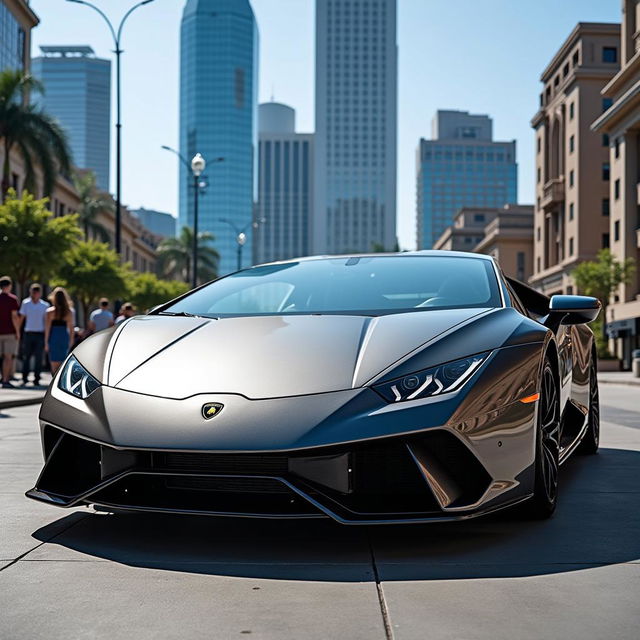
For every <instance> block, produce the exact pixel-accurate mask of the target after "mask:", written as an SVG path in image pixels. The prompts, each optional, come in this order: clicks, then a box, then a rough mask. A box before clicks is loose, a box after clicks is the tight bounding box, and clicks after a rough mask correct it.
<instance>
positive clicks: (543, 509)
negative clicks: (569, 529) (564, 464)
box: [524, 358, 560, 519]
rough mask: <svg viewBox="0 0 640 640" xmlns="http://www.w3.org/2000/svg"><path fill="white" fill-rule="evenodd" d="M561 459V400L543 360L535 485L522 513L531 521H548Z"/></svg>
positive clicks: (552, 508)
mask: <svg viewBox="0 0 640 640" xmlns="http://www.w3.org/2000/svg"><path fill="white" fill-rule="evenodd" d="M559 458H560V398H559V394H558V383H557V380H556V376H554V374H553V368H552V366H551V363H550V362H549V360H548V359H547V358H545V362H544V368H543V370H542V380H541V384H540V398H539V400H538V417H537V433H536V459H535V484H534V492H533V497H532V498H531V499H530V500H528V501H527V502H526V503H525V505H524V509H525V512H526V515H527V516H529V517H531V518H536V519H544V518H549V517H550V516H551V515H552V514H553V512H554V511H555V508H556V503H557V500H558V467H559Z"/></svg>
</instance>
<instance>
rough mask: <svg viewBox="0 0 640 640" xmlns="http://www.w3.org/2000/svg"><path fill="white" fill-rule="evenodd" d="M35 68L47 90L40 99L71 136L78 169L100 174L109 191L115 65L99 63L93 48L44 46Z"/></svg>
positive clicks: (98, 181)
mask: <svg viewBox="0 0 640 640" xmlns="http://www.w3.org/2000/svg"><path fill="white" fill-rule="evenodd" d="M40 51H41V52H42V56H40V57H39V58H34V59H33V60H32V62H31V70H32V73H33V75H34V76H35V77H36V78H38V79H39V80H40V81H41V82H42V84H43V85H44V89H45V92H44V95H41V96H40V95H37V96H35V99H36V100H38V101H39V103H40V104H42V106H43V107H44V108H45V110H46V111H47V112H48V113H49V114H51V115H52V116H54V117H55V118H56V119H57V120H58V121H59V122H60V124H61V125H62V127H63V128H64V130H65V131H66V132H67V134H68V136H69V143H70V146H71V151H72V153H73V162H74V164H75V166H77V167H80V168H81V169H90V170H91V171H93V172H94V173H95V174H96V179H97V184H98V187H99V188H100V189H102V190H104V191H108V190H109V161H110V153H109V152H110V140H111V62H110V61H109V60H103V59H101V58H96V57H95V54H94V52H93V49H92V48H91V47H88V46H42V47H40Z"/></svg>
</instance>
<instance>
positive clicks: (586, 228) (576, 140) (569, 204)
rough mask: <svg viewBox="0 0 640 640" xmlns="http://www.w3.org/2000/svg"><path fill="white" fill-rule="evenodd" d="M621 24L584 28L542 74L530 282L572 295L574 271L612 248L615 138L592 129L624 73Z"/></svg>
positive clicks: (574, 33)
mask: <svg viewBox="0 0 640 640" xmlns="http://www.w3.org/2000/svg"><path fill="white" fill-rule="evenodd" d="M619 59H620V26H619V25H617V24H604V23H584V22H581V23H578V25H577V26H576V27H575V29H574V30H573V31H572V32H571V34H570V35H569V37H568V38H567V39H566V40H565V42H564V43H563V44H562V46H561V47H560V49H559V50H558V52H557V53H556V55H555V56H554V57H553V59H552V60H551V62H550V63H549V65H548V66H547V68H546V69H545V70H544V71H543V72H542V76H541V78H540V79H541V81H542V83H543V90H542V93H541V94H540V108H539V110H538V112H537V113H536V115H535V116H534V117H533V119H532V121H531V124H532V126H533V128H534V129H535V151H536V206H535V215H534V227H535V229H534V253H533V275H532V277H531V279H530V282H531V284H532V285H533V286H534V287H536V288H538V289H540V290H542V291H543V292H544V293H546V294H554V293H571V292H573V291H574V285H573V281H572V278H571V275H570V274H571V271H572V270H573V269H574V268H575V266H576V265H577V264H578V263H579V262H581V261H583V260H591V259H593V258H595V256H596V254H597V252H598V251H599V250H600V249H601V248H603V247H607V246H609V243H610V236H609V211H610V202H609V174H610V164H609V162H610V161H609V138H608V136H607V135H603V134H601V133H596V132H594V131H592V130H591V124H592V122H593V121H594V120H595V119H596V118H598V116H600V114H602V112H603V111H605V110H607V109H608V107H609V99H608V98H606V97H603V96H602V95H601V93H600V92H601V91H602V89H603V87H604V86H605V85H606V84H608V83H609V81H610V80H611V78H613V76H614V75H615V74H616V73H617V72H618V70H619V68H620V64H619Z"/></svg>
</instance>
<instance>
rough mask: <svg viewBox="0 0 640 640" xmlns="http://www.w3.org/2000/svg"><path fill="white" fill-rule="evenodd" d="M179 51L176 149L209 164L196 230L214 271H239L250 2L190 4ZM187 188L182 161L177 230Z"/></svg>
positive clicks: (249, 154)
mask: <svg viewBox="0 0 640 640" xmlns="http://www.w3.org/2000/svg"><path fill="white" fill-rule="evenodd" d="M180 46H181V49H180V151H181V153H182V155H183V156H184V157H185V158H186V159H187V160H191V158H192V157H193V156H194V155H195V154H196V153H201V154H202V155H203V156H204V158H205V160H206V161H207V167H206V169H205V177H204V180H205V182H207V183H208V185H209V186H208V189H207V190H206V193H205V194H203V195H202V196H201V197H200V201H199V202H200V205H199V214H198V226H199V229H200V231H209V232H211V233H213V235H214V236H215V241H214V246H215V248H216V249H217V250H218V252H219V253H220V263H219V265H218V271H219V273H220V274H225V273H229V272H231V271H235V270H236V248H237V244H236V240H237V237H238V235H239V233H240V232H244V233H245V234H246V236H247V241H246V245H245V247H244V249H245V251H244V253H243V255H244V256H251V255H252V244H253V236H252V224H251V223H252V220H253V202H254V199H255V195H256V189H255V178H256V172H255V171H254V164H255V162H256V158H257V142H258V140H257V133H258V132H257V127H256V121H257V112H258V93H257V92H258V28H257V25H256V21H255V17H254V15H253V10H252V9H251V5H250V4H249V0H188V1H187V4H186V5H185V8H184V11H183V14H182V30H181V45H180ZM218 158H223V160H222V161H221V162H216V159H218ZM192 184H193V179H192V178H191V171H190V170H188V169H187V168H186V167H185V166H183V165H182V164H181V165H180V213H179V224H180V226H181V227H182V226H184V225H187V226H190V227H191V226H193V217H194V216H193V214H194V197H193V196H194V193H193V187H192ZM245 260H246V258H245ZM244 266H246V264H245V265H244Z"/></svg>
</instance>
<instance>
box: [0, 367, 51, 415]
mask: <svg viewBox="0 0 640 640" xmlns="http://www.w3.org/2000/svg"><path fill="white" fill-rule="evenodd" d="M32 376H33V374H32ZM18 377H19V380H13V381H12V383H13V384H14V385H15V386H14V388H13V389H0V409H8V408H10V407H21V406H23V405H27V404H38V403H39V402H40V401H41V400H42V398H44V394H45V392H46V391H47V387H48V386H49V383H50V382H51V374H49V373H44V372H43V374H42V376H41V377H40V386H39V387H34V386H33V384H31V383H29V384H28V385H27V386H23V384H22V377H21V376H20V374H18Z"/></svg>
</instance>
